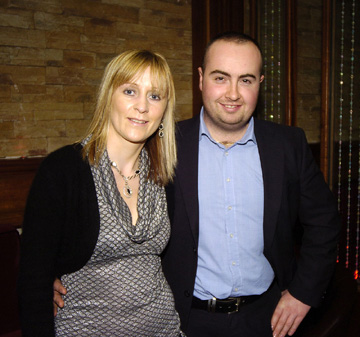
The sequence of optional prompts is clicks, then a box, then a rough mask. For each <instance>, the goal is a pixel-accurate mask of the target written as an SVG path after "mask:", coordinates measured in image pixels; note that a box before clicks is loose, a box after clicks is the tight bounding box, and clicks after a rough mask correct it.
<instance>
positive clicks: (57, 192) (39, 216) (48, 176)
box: [18, 158, 65, 337]
mask: <svg viewBox="0 0 360 337" xmlns="http://www.w3.org/2000/svg"><path fill="white" fill-rule="evenodd" d="M58 171H60V170H59V169H57V167H56V165H54V163H53V162H52V161H51V160H49V159H48V158H46V159H45V160H44V162H43V163H42V165H41V166H40V168H39V171H38V173H37V174H36V177H35V179H34V181H33V184H32V187H31V189H30V192H29V196H28V200H27V205H26V209H25V215H24V223H23V234H22V239H21V257H20V269H19V279H18V293H19V305H20V320H21V326H22V331H23V336H24V337H28V336H37V337H41V336H47V337H51V336H54V316H53V301H52V299H53V282H54V278H55V275H56V256H57V252H58V249H59V247H60V242H61V236H62V235H61V225H62V223H63V222H64V217H65V216H64V213H65V207H64V199H65V198H64V195H63V190H64V186H63V183H62V181H61V172H58Z"/></svg>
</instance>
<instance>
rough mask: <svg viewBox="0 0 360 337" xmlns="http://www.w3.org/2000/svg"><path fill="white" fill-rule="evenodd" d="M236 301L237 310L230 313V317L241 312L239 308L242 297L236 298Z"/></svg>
mask: <svg viewBox="0 0 360 337" xmlns="http://www.w3.org/2000/svg"><path fill="white" fill-rule="evenodd" d="M234 300H236V303H235V310H233V311H229V312H228V315H231V314H234V313H236V312H239V307H240V303H241V297H235V298H234Z"/></svg>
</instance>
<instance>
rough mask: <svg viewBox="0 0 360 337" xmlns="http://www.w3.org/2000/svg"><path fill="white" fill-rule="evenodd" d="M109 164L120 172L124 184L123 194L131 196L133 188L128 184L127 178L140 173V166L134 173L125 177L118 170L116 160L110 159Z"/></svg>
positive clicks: (127, 196) (129, 178)
mask: <svg viewBox="0 0 360 337" xmlns="http://www.w3.org/2000/svg"><path fill="white" fill-rule="evenodd" d="M110 165H111V166H112V167H113V168H114V169H115V170H116V171H117V172H118V173H119V174H120V176H121V177H122V178H123V179H124V182H125V186H124V188H123V194H124V195H125V197H126V198H131V196H132V194H133V190H132V188H131V187H130V185H129V180H131V179H133V178H135V177H137V176H138V175H139V174H140V172H141V170H140V167H139V168H138V169H137V170H136V171H135V173H134V174H133V175H131V176H128V177H126V176H124V175H123V174H122V172H121V171H120V170H119V168H118V166H117V164H116V162H114V161H111V162H110Z"/></svg>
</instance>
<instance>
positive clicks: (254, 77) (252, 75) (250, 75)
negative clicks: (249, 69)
mask: <svg viewBox="0 0 360 337" xmlns="http://www.w3.org/2000/svg"><path fill="white" fill-rule="evenodd" d="M245 77H252V78H253V79H254V80H256V76H255V75H254V74H244V75H240V76H239V78H245Z"/></svg>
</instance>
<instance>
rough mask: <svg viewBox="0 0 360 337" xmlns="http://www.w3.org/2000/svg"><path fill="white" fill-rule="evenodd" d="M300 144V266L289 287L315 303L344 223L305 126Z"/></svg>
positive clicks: (329, 273)
mask: <svg viewBox="0 0 360 337" xmlns="http://www.w3.org/2000/svg"><path fill="white" fill-rule="evenodd" d="M300 148H301V151H300V152H301V156H300V157H299V158H298V159H299V162H298V167H299V175H298V177H299V186H300V191H299V203H298V219H299V222H300V224H301V227H302V230H303V235H302V241H301V248H300V255H299V258H298V261H297V270H296V272H295V275H294V278H293V280H292V282H291V283H290V285H289V288H288V290H289V292H290V293H291V294H292V295H293V296H294V297H296V298H297V299H299V300H300V301H302V302H304V303H306V304H308V305H311V306H315V307H316V306H318V305H319V304H320V303H321V300H322V298H323V295H324V294H325V291H326V288H327V286H328V284H329V282H330V279H331V277H332V275H333V272H334V269H335V264H336V254H337V242H338V237H339V234H340V227H341V223H340V217H339V214H338V211H337V205H336V201H335V198H334V196H333V194H332V192H331V191H330V189H329V187H328V185H327V183H326V182H325V180H324V178H323V175H322V173H321V171H320V169H319V168H318V166H317V164H316V163H315V161H314V158H313V156H312V153H311V150H310V148H309V146H308V144H307V141H306V138H305V134H304V132H303V131H302V130H301V132H300Z"/></svg>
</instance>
